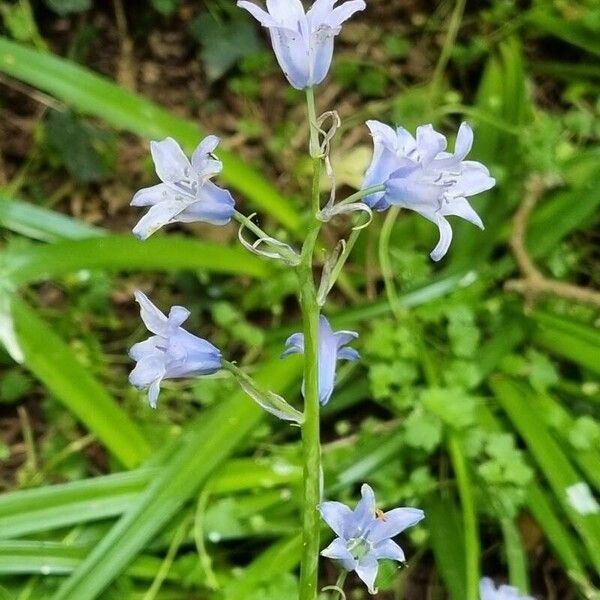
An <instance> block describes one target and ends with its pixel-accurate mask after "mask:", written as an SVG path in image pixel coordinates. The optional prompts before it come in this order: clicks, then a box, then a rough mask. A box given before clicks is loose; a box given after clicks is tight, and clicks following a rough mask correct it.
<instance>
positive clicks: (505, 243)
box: [0, 0, 600, 600]
mask: <svg viewBox="0 0 600 600" xmlns="http://www.w3.org/2000/svg"><path fill="white" fill-rule="evenodd" d="M0 17H1V28H2V35H1V37H0V227H1V230H0V235H1V242H0V248H1V250H0V340H1V341H2V342H3V346H4V347H5V349H6V350H5V351H4V350H0V490H1V491H2V494H1V495H0V598H1V599H2V600H4V599H5V598H6V599H18V600H25V599H31V600H40V599H45V598H54V599H71V600H85V599H92V598H103V599H104V598H105V599H108V600H111V599H127V600H129V599H135V600H138V599H139V600H142V599H143V600H153V599H157V600H158V599H164V600H171V599H173V600H179V599H181V600H183V599H203V598H211V599H212V598H215V599H223V600H225V599H227V600H242V599H243V600H293V599H294V598H295V597H296V591H295V590H296V570H297V566H298V561H299V547H300V539H299V536H298V529H299V527H298V523H299V510H300V506H301V505H300V494H299V483H300V477H301V470H300V467H299V450H300V449H299V442H298V438H299V435H298V431H297V429H295V428H292V427H287V426H282V424H281V423H280V422H278V421H276V420H274V419H272V418H270V417H267V416H266V415H265V414H264V413H261V412H260V411H259V409H258V408H256V407H255V406H254V405H253V404H252V403H251V401H250V400H249V399H248V398H246V397H244V396H243V395H242V394H240V393H239V392H237V391H236V387H235V385H234V383H233V382H232V381H231V380H230V379H229V378H227V377H224V376H223V377H221V376H217V377H213V378H207V379H202V380H196V381H180V382H169V383H168V385H165V389H164V390H163V393H162V394H161V399H160V405H159V409H158V410H156V411H152V410H151V409H149V408H148V407H147V405H146V403H145V400H144V397H143V396H142V395H141V394H140V393H138V392H137V391H135V390H133V389H132V388H130V386H129V385H128V384H127V373H128V370H129V369H130V368H131V366H132V365H131V364H130V361H129V359H128V358H127V350H128V348H129V347H130V346H131V345H132V344H133V343H135V342H136V341H139V340H140V339H142V337H143V336H144V332H143V328H142V325H141V322H140V320H139V317H138V313H137V309H136V307H135V305H134V303H133V290H134V289H136V288H140V289H143V290H144V291H146V292H147V293H149V294H151V296H152V298H153V300H154V301H155V302H156V304H157V305H159V306H161V307H162V308H168V307H169V306H170V305H171V304H174V303H179V304H185V305H186V306H188V307H189V308H190V309H191V310H192V314H193V316H192V319H191V320H190V328H191V330H192V331H194V332H196V333H199V334H200V335H202V336H203V337H207V338H209V339H211V340H212V341H213V342H214V343H215V344H216V345H218V346H219V347H220V348H222V349H223V350H224V354H225V355H226V356H228V357H231V358H233V359H236V360H237V361H239V362H240V363H241V364H242V365H244V366H245V367H247V368H248V369H249V370H250V371H252V373H253V374H254V375H255V376H256V377H257V378H258V379H259V380H261V381H263V382H264V383H265V384H267V385H269V386H270V387H271V388H272V389H274V390H275V391H278V392H279V393H282V394H285V395H286V397H287V398H288V399H290V400H291V401H293V402H297V401H299V397H298V396H299V387H300V386H299V380H300V374H301V373H300V371H301V364H300V362H299V361H298V360H296V359H288V360H287V361H285V362H280V361H279V360H278V358H277V356H278V354H279V352H280V350H281V344H282V340H283V339H285V336H286V335H287V334H288V333H289V332H291V331H295V330H297V329H298V321H299V314H298V309H297V306H296V302H295V298H294V289H295V281H294V275H293V273H292V272H290V271H289V270H287V269H282V268H278V267H277V266H274V265H272V264H268V263H265V262H262V261H261V260H260V259H258V257H254V256H252V255H249V254H248V253H246V252H245V251H244V250H243V249H242V248H241V247H240V246H239V245H238V244H237V239H236V235H237V234H236V230H235V227H233V226H231V227H229V228H218V229H216V228H211V227H204V226H202V225H193V226H184V227H181V228H179V229H178V230H177V231H170V232H169V233H166V232H161V233H159V234H157V235H155V236H153V238H152V239H151V240H149V241H147V242H145V243H141V242H138V241H137V240H135V239H134V238H133V237H132V236H131V235H130V233H129V232H130V229H131V227H132V226H133V224H134V223H135V222H136V220H137V219H138V218H139V216H140V214H139V211H137V210H135V209H131V208H130V207H129V206H128V203H129V201H130V199H131V197H132V195H133V193H134V192H135V191H136V190H137V189H139V188H140V187H143V186H147V185H150V184H151V183H153V182H154V181H155V178H154V175H153V172H152V164H151V161H150V157H149V153H148V140H150V139H161V138H164V137H166V136H172V137H174V138H176V139H177V140H178V141H179V142H181V143H182V144H183V145H184V146H185V147H186V148H187V149H188V150H189V149H193V147H194V146H195V144H197V142H198V141H199V139H200V137H201V135H202V133H205V132H207V133H216V134H218V135H219V136H221V137H222V138H223V149H222V151H221V153H220V157H221V158H222V159H223V161H224V162H225V172H224V174H223V183H224V184H225V185H228V186H229V187H230V188H231V190H232V192H233V193H234V195H235V197H236V200H237V202H238V206H239V207H241V210H243V211H244V212H246V213H249V212H254V211H256V212H258V213H259V218H260V222H261V226H263V228H267V230H268V231H271V232H273V233H274V234H277V235H278V237H279V238H281V239H284V240H287V241H288V242H290V243H292V244H294V243H298V240H300V239H301V237H302V232H303V228H304V220H305V218H306V208H307V204H308V201H307V190H308V186H309V179H310V173H309V170H310V166H309V165H308V164H307V159H306V152H305V149H306V146H307V140H308V129H307V126H306V123H305V116H304V99H303V96H302V94H301V93H299V92H296V91H294V90H290V89H289V88H288V87H287V86H286V84H285V80H284V78H283V76H282V75H281V73H280V72H279V69H278V67H277V65H276V63H275V60H274V58H273V56H272V54H271V50H270V47H269V46H268V43H267V38H266V37H265V35H264V32H263V31H261V30H260V28H259V27H258V26H257V25H256V24H255V23H254V22H253V21H251V19H250V18H249V17H248V15H247V14H246V13H245V12H243V11H240V10H237V9H236V8H235V5H234V3H233V2H230V1H226V0H204V1H201V0H199V1H197V2H192V1H187V0H152V1H143V0H140V1H139V2H126V1H125V0H114V1H113V0H111V1H106V2H92V0H44V1H37V2H34V1H33V0H31V1H30V0H18V1H12V2H11V1H7V0H0ZM599 55H600V4H599V3H598V2H597V1H596V0H579V1H570V2H566V1H563V0H554V1H547V0H538V1H534V2H517V1H516V0H491V1H489V2H469V3H467V2H466V0H458V1H457V2H446V1H443V2H426V1H425V0H410V1H406V2H404V1H403V2H401V1H400V0H369V1H368V9H367V11H366V12H365V13H362V14H360V15H358V16H356V17H355V18H354V19H353V20H352V21H351V22H349V23H348V24H347V25H346V26H345V27H344V30H343V32H342V34H341V36H340V37H339V38H338V43H337V50H336V56H335V60H334V66H333V68H332V71H331V73H330V76H329V78H328V79H327V81H326V83H325V85H324V86H322V87H321V88H320V89H319V93H318V99H317V101H318V107H319V109H320V110H321V111H325V110H329V109H332V108H335V109H336V110H338V112H339V114H340V116H341V118H342V121H343V126H342V129H341V131H340V132H339V134H338V136H337V137H336V140H335V143H334V147H333V163H334V166H335V168H336V172H337V183H338V186H339V188H340V190H339V193H340V194H345V193H351V192H352V191H353V189H355V188H356V187H357V186H360V183H361V178H362V174H363V172H364V169H365V167H366V165H367V164H368V162H369V160H370V155H371V141H370V139H369V136H368V131H367V129H366V128H365V127H364V121H365V120H366V119H369V118H376V119H379V120H382V121H386V122H390V123H396V124H401V125H403V126H404V127H406V128H409V129H414V127H415V126H417V125H419V124H422V123H429V122H431V123H434V125H435V126H436V128H438V129H439V130H440V131H443V132H444V133H446V134H451V133H452V132H455V131H456V129H457V126H458V124H459V123H460V122H461V121H462V120H467V121H469V123H471V124H472V125H473V126H474V127H475V136H476V144H475V147H474V149H473V152H472V153H471V155H470V158H472V159H473V160H478V161H481V162H484V163H485V164H486V165H488V166H489V168H490V170H491V172H492V174H493V175H494V176H495V177H496V178H497V182H498V185H497V187H496V188H495V189H494V190H493V191H492V192H489V193H487V194H485V195H482V196H480V197H477V198H475V199H474V200H473V205H474V207H475V208H476V209H477V211H478V212H479V213H480V214H481V215H482V217H483V219H484V222H485V224H486V231H485V232H481V231H479V230H477V229H476V228H474V227H472V226H470V225H469V224H465V223H455V241H454V243H453V246H452V248H451V251H450V253H449V255H448V256H447V258H446V259H445V260H444V261H443V262H442V263H441V264H439V265H436V264H433V263H431V262H430V260H429V258H428V253H429V250H430V249H431V248H432V247H433V245H434V243H435V240H436V239H437V238H436V236H437V232H436V231H435V227H434V226H432V225H431V224H430V223H428V222H426V221H424V220H423V219H421V218H420V217H418V216H417V215H414V214H409V213H403V214H401V215H400V216H399V218H398V219H397V220H396V221H392V220H391V219H389V218H388V221H387V223H386V225H385V226H384V219H385V216H382V215H378V216H377V218H376V219H375V220H374V222H373V223H372V224H371V226H370V227H369V228H368V229H367V230H365V231H364V232H363V234H362V236H361V239H360V242H359V244H358V245H357V246H356V248H355V250H354V251H353V254H352V256H351V260H350V262H349V264H348V267H347V269H346V273H345V277H344V278H343V279H342V280H341V281H340V284H339V285H338V287H337V288H336V290H335V291H334V293H333V294H332V296H331V298H330V301H329V303H328V305H327V307H326V313H327V315H328V316H330V317H331V319H332V322H333V324H334V325H335V326H339V327H344V328H351V329H356V330H358V331H360V333H361V338H360V340H359V343H358V345H359V346H360V350H361V352H362V354H363V356H364V360H363V361H362V362H360V363H358V364H353V365H347V366H345V367H344V368H343V369H341V371H340V373H339V382H338V387H337V391H336V393H335V395H334V397H333V399H332V401H331V403H330V404H329V405H328V406H327V408H326V409H325V410H324V411H323V435H324V447H323V452H324V464H325V469H326V482H327V489H326V494H327V497H328V498H330V499H334V498H335V499H340V500H342V501H345V502H349V503H353V502H354V501H355V500H356V497H357V495H358V487H359V485H360V483H362V482H363V481H367V482H368V483H370V484H371V485H372V486H373V487H375V488H376V490H377V491H378V498H379V499H380V501H381V502H382V504H383V505H385V506H392V505H393V506H398V505H411V506H419V507H423V508H424V509H425V510H426V512H427V519H426V521H425V522H424V523H423V525H422V526H420V527H418V528H415V530H414V531H410V532H408V536H406V537H404V538H403V540H402V545H403V546H404V548H405V550H406V554H407V556H408V557H409V564H408V567H407V568H404V569H402V570H400V571H398V570H396V568H395V566H394V565H392V564H389V565H384V568H383V569H382V572H381V575H380V578H379V580H378V585H379V589H380V594H379V597H381V598H384V599H389V600H392V599H394V600H396V599H398V600H399V599H406V600H425V599H428V600H429V599H431V600H441V599H444V598H452V599H453V600H465V582H466V580H467V578H474V577H478V576H479V573H483V574H486V575H488V576H492V577H495V578H496V579H497V581H510V582H511V583H513V584H514V585H518V586H519V587H520V588H521V589H523V591H525V590H529V591H531V592H532V593H535V594H536V597H538V598H543V599H546V598H547V599H557V600H570V599H575V598H587V599H598V598H599V597H600V595H599V592H598V589H597V587H598V584H599V580H598V575H599V573H600V506H599V504H598V502H597V498H598V493H599V491H600V425H599V422H598V418H599V417H600V383H599V381H598V374H599V373H600V332H599V331H598V328H597V326H598V317H599V315H598V307H599V300H598V296H599V292H597V291H594V290H598V288H600V268H599V262H598V238H599V235H598V228H597V225H598V204H599V203H600V119H599V118H598V116H599V113H600V97H599V93H598V92H599V90H600V61H599V59H598V56H599ZM349 227H350V223H348V222H344V221H343V220H341V221H340V222H337V221H336V222H335V223H334V224H333V225H330V226H329V227H328V228H327V230H326V232H325V233H324V235H323V236H322V240H321V249H320V255H321V256H322V257H325V254H326V250H327V249H329V248H332V247H333V246H334V245H335V243H336V242H337V240H338V239H339V238H341V237H343V236H345V235H347V233H348V231H349ZM382 227H383V233H381V229H382ZM515 257H516V258H515ZM384 280H387V283H388V286H387V289H388V293H386V287H385V286H384ZM515 280H517V282H516V283H515ZM511 282H512V283H511ZM391 285H394V286H395V287H396V288H397V295H398V297H397V298H396V299H394V296H393V294H392V297H391V298H390V297H389V290H390V287H391ZM507 288H508V289H507ZM324 535H325V536H326V535H328V534H327V533H324ZM335 579H336V571H335V567H334V566H333V565H332V564H325V563H324V564H323V565H322V584H323V585H327V584H332V583H333V582H334V581H335ZM349 581H350V583H349V587H348V598H349V599H355V600H359V599H360V598H366V596H367V595H366V591H365V590H363V589H362V588H361V586H360V585H358V584H357V582H356V581H355V580H354V579H350V580H349Z"/></svg>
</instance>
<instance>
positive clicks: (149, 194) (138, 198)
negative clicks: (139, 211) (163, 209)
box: [129, 183, 172, 206]
mask: <svg viewBox="0 0 600 600" xmlns="http://www.w3.org/2000/svg"><path fill="white" fill-rule="evenodd" d="M169 195H172V193H171V194H170V190H169V188H168V187H167V186H166V185H165V184H164V183H159V184H157V185H153V186H151V187H147V188H142V189H141V190H140V191H139V192H136V194H135V195H134V196H133V199H132V200H131V202H130V203H129V204H130V206H152V205H153V204H158V203H159V202H164V201H165V200H167V199H168V197H169Z"/></svg>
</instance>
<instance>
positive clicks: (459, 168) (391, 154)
mask: <svg viewBox="0 0 600 600" xmlns="http://www.w3.org/2000/svg"><path fill="white" fill-rule="evenodd" d="M367 126H368V127H369V129H370V130H371V134H372V135H373V141H374V154H373V161H372V163H371V166H370V167H369V169H368V170H367V172H366V174H365V180H364V183H363V189H365V188H368V187H371V186H376V185H385V191H382V192H378V193H376V194H371V195H369V196H367V197H366V198H364V199H363V202H365V204H367V205H369V206H370V207H371V208H372V209H374V210H379V211H381V210H385V209H387V208H388V207H389V206H390V205H394V206H401V207H403V208H408V209H410V210H414V211H415V212H418V213H419V214H420V215H422V216H423V217H425V218H426V219H428V220H430V221H432V222H433V223H435V224H436V225H437V226H438V229H439V231H440V240H439V242H438V244H437V246H436V247H435V248H434V250H433V251H432V252H431V258H432V259H433V260H435V261H438V260H440V259H441V258H443V257H444V255H445V254H446V252H448V248H449V247H450V243H451V242H452V228H451V227H450V223H449V222H448V220H447V219H446V217H448V216H457V217H462V218H463V219H465V220H467V221H469V222H471V223H473V224H474V225H477V227H480V228H481V229H483V223H482V221H481V219H480V218H479V215H478V214H477V213H476V212H475V211H474V210H473V208H472V206H471V205H470V204H469V202H468V200H467V198H468V197H469V196H473V195H474V194H479V193H480V192H485V191H486V190H489V189H491V188H492V187H494V185H495V183H496V181H495V179H494V178H493V177H491V176H490V173H489V171H488V169H487V168H486V167H485V166H484V165H482V164H481V163H479V162H475V161H470V160H464V158H465V157H466V156H467V154H468V153H469V152H470V150H471V146H472V145H473V130H472V129H471V127H469V125H467V123H463V124H462V125H461V126H460V129H459V130H458V135H457V137H456V145H455V148H454V154H451V153H449V152H446V145H447V141H446V138H445V137H444V136H443V135H442V134H441V133H438V132H437V131H435V130H434V129H433V126H432V125H422V126H421V127H418V128H417V134H416V137H413V136H412V135H411V134H410V133H409V132H408V131H406V129H403V128H402V127H398V129H396V130H394V129H393V128H391V127H389V126H387V125H384V124H383V123H380V122H379V121H368V122H367Z"/></svg>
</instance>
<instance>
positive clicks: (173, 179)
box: [131, 135, 235, 240]
mask: <svg viewBox="0 0 600 600" xmlns="http://www.w3.org/2000/svg"><path fill="white" fill-rule="evenodd" d="M219 141H220V140H219V138H218V137H217V136H214V135H209V136H208V137H206V138H204V139H203V140H202V141H201V142H200V144H199V145H198V147H197V148H196V150H195V151H194V153H193V154H192V159H191V161H190V160H188V158H187V156H186V155H185V154H184V152H183V150H182V149H181V146H179V144H178V143H177V142H176V141H175V140H174V139H173V138H170V137H169V138H166V139H165V140H162V141H161V142H150V152H151V154H152V159H153V161H154V167H155V169H156V174H157V175H158V177H159V178H160V180H161V181H162V183H159V184H158V185H154V186H152V187H148V188H144V189H142V190H140V191H139V192H137V193H136V194H135V196H134V197H133V200H132V201H131V206H150V210H149V211H148V212H147V213H146V214H145V215H144V216H143V217H142V218H141V219H140V221H139V222H138V224H137V225H136V226H135V227H134V228H133V233H134V235H135V236H136V237H138V238H139V239H141V240H145V239H147V238H148V237H150V236H151V235H152V234H153V233H154V232H156V231H158V230H159V229H160V228H161V227H164V226H165V225H168V224H170V223H177V222H179V223H193V222H197V221H204V222H206V223H212V224H213V225H226V224H227V223H229V221H230V220H231V217H232V215H233V212H234V205H235V202H234V200H233V198H232V196H231V194H230V193H229V192H228V191H227V190H224V189H222V188H220V187H218V186H217V185H215V184H214V183H213V182H212V181H210V179H211V178H212V177H214V176H215V175H218V174H219V173H220V172H221V171H222V170H223V163H222V162H221V161H220V160H218V159H217V158H216V157H215V156H214V155H213V154H212V153H213V152H214V150H215V149H216V147H217V146H218V144H219Z"/></svg>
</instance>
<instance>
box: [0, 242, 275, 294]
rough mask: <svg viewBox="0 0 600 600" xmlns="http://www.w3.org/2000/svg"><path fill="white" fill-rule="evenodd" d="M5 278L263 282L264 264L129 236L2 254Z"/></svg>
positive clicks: (245, 256)
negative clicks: (127, 275) (202, 273)
mask: <svg viewBox="0 0 600 600" xmlns="http://www.w3.org/2000/svg"><path fill="white" fill-rule="evenodd" d="M3 263H4V268H5V271H4V273H5V276H6V277H8V278H9V279H10V281H11V282H12V283H13V284H14V285H23V284H25V283H31V282H35V281H40V280H42V279H52V278H54V277H58V276H60V275H64V274H66V273H72V272H75V271H79V270H82V269H86V270H88V269H102V270H107V271H133V270H135V271H140V270H143V271H162V270H178V269H194V270H199V269H205V270H207V271H213V272H216V273H232V274H240V275H250V276H253V277H266V276H268V274H269V273H270V272H271V270H270V268H269V265H267V264H266V263H265V262H264V261H262V260H261V259H259V258H258V257H257V256H254V255H252V254H249V253H248V252H246V251H245V250H244V249H243V248H230V247H227V246H220V245H217V244H211V243H209V242H202V241H197V240H190V239H185V238H180V237H176V236H169V237H166V236H165V237H156V238H154V239H150V240H147V241H145V242H140V241H139V240H136V239H135V238H134V237H133V236H129V235H111V236H104V237H98V238H90V239H83V240H69V241H63V242H58V243H56V244H52V245H50V246H38V247H32V248H26V249H20V250H19V251H18V252H6V253H4V255H3Z"/></svg>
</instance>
